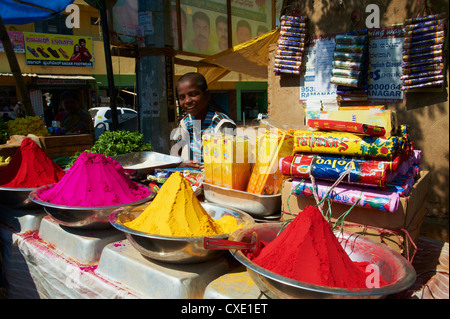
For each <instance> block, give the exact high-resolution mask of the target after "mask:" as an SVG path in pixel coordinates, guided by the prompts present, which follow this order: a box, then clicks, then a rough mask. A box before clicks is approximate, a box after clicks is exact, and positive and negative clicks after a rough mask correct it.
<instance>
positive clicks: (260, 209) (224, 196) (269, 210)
mask: <svg viewBox="0 0 450 319" xmlns="http://www.w3.org/2000/svg"><path fill="white" fill-rule="evenodd" d="M203 189H204V194H205V199H206V200H207V201H209V202H212V203H216V204H219V205H228V206H230V207H234V208H236V209H240V210H243V211H244V212H246V213H249V214H250V215H252V216H253V217H267V216H271V215H274V214H276V213H279V212H280V210H281V194H275V195H257V194H252V193H249V192H244V191H240V190H237V189H231V188H227V187H221V186H217V185H213V184H208V183H203Z"/></svg>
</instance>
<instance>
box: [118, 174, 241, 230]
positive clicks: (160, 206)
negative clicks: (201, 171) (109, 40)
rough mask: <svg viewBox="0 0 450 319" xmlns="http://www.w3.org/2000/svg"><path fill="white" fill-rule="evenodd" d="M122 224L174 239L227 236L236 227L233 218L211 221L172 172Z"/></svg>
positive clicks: (179, 175) (188, 185) (177, 175)
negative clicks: (153, 196)
mask: <svg viewBox="0 0 450 319" xmlns="http://www.w3.org/2000/svg"><path fill="white" fill-rule="evenodd" d="M124 225H125V226H126V227H128V228H131V229H135V230H138V231H142V232H146V233H150V234H154V235H160V236H175V237H198V236H213V235H220V234H229V233H231V232H233V231H234V230H235V229H237V226H238V225H237V221H236V219H235V218H234V217H233V216H224V217H222V218H221V219H219V220H214V219H213V218H211V217H210V216H209V215H208V213H207V212H206V211H205V209H204V208H203V207H202V205H201V204H200V202H199V201H198V199H197V197H196V196H195V194H194V192H193V191H192V188H191V186H190V184H189V182H188V181H187V179H186V178H185V177H184V176H183V175H182V173H181V172H175V173H172V174H171V175H170V177H169V178H168V179H167V180H166V182H164V184H163V185H162V187H161V189H160V190H159V192H158V194H157V195H156V196H155V198H154V200H153V201H152V202H151V203H150V204H149V205H148V207H147V208H146V209H145V210H144V211H143V212H142V213H141V214H140V215H139V216H138V217H137V218H135V219H134V220H132V221H129V222H125V223H124Z"/></svg>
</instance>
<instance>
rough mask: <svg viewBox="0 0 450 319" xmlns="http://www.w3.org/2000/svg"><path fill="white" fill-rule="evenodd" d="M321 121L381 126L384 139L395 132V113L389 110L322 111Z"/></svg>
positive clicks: (396, 124)
mask: <svg viewBox="0 0 450 319" xmlns="http://www.w3.org/2000/svg"><path fill="white" fill-rule="evenodd" d="M320 118H321V119H327V120H336V121H346V122H357V123H363V124H368V125H376V126H382V127H384V129H385V130H386V134H385V137H390V136H392V135H395V134H396V132H397V126H398V122H397V113H396V112H395V111H391V110H377V109H369V110H342V109H339V110H336V111H323V112H321V113H320Z"/></svg>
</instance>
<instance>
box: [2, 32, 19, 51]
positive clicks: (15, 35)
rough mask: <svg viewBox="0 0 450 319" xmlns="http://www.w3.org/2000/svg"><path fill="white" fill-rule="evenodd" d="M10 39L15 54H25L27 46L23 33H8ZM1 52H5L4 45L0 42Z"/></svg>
mask: <svg viewBox="0 0 450 319" xmlns="http://www.w3.org/2000/svg"><path fill="white" fill-rule="evenodd" d="M8 35H9V38H10V40H11V45H12V47H13V50H14V52H15V53H24V52H25V46H24V43H23V32H19V31H8ZM0 52H5V49H4V48H3V43H2V41H0Z"/></svg>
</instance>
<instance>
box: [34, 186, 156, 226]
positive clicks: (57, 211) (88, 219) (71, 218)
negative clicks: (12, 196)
mask: <svg viewBox="0 0 450 319" xmlns="http://www.w3.org/2000/svg"><path fill="white" fill-rule="evenodd" d="M52 186H53V184H52V185H46V186H43V187H40V188H37V189H34V190H33V191H31V192H30V193H29V199H30V200H31V201H32V202H34V203H36V204H38V205H41V206H42V207H44V210H45V212H46V213H47V214H49V215H50V216H51V217H52V218H53V219H55V220H56V222H57V223H58V224H60V225H63V226H68V227H74V228H78V229H106V228H110V227H111V224H110V223H109V215H110V214H111V213H112V212H113V211H115V210H117V209H118V208H121V207H124V206H134V205H140V204H143V203H145V202H148V201H150V200H152V199H153V197H155V195H156V193H155V192H154V191H152V190H151V189H150V188H149V187H147V186H146V185H144V186H145V187H147V188H148V189H149V190H150V195H149V196H147V197H145V198H143V199H141V200H138V201H135V202H132V203H126V204H122V205H114V206H100V207H80V206H66V205H56V204H51V203H48V202H44V201H42V200H41V199H39V196H38V195H37V192H38V191H39V190H40V189H44V188H50V187H52Z"/></svg>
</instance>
